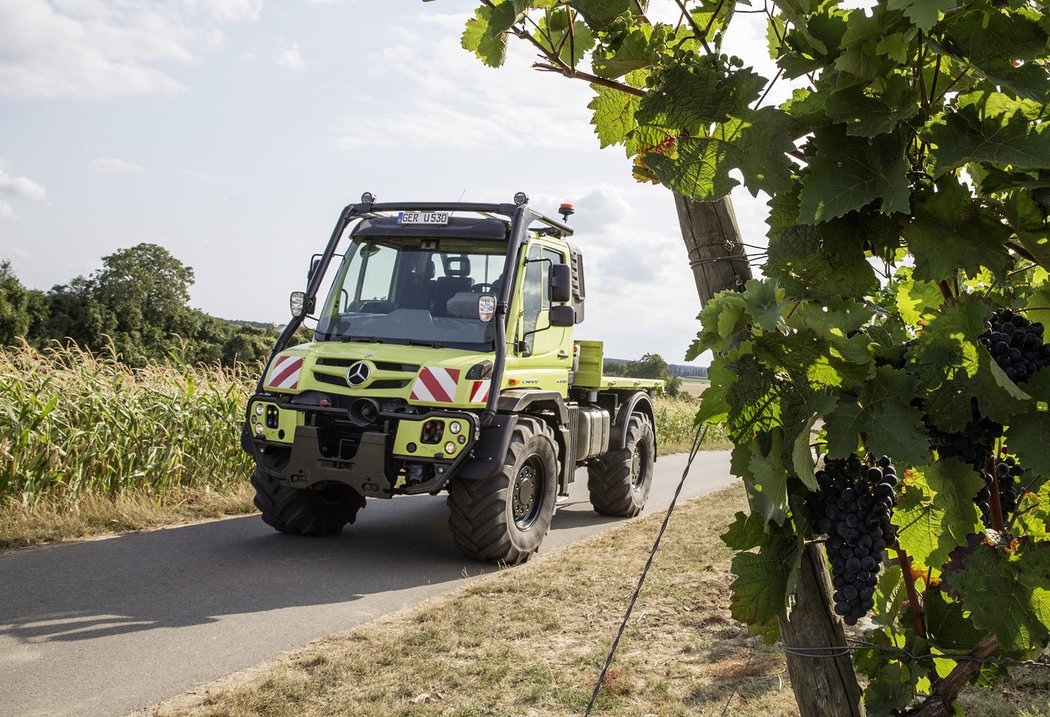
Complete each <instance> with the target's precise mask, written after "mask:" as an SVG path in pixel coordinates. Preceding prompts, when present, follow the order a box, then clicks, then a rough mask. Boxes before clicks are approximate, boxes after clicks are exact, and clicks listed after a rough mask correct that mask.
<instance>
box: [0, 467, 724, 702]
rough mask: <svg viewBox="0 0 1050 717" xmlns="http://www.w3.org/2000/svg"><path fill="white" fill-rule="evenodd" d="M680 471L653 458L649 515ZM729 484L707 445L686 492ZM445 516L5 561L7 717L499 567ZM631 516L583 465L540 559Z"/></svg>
mask: <svg viewBox="0 0 1050 717" xmlns="http://www.w3.org/2000/svg"><path fill="white" fill-rule="evenodd" d="M684 467H685V456H684V455H675V456H666V457H663V458H660V459H659V460H658V461H657V463H656V474H655V477H654V482H653V491H652V494H651V496H650V499H649V503H648V506H647V509H646V512H647V513H649V512H653V511H661V512H662V511H664V510H666V508H667V505H668V504H669V502H670V500H671V496H672V495H673V493H674V490H675V487H676V486H677V483H678V479H679V478H680V477H681V475H682V471H683V468H684ZM733 480H734V479H732V478H731V477H730V475H729V454H728V453H725V452H705V453H701V454H699V456H698V457H697V459H696V461H695V462H694V464H693V468H692V470H691V472H690V474H689V477H688V479H687V480H686V484H685V488H684V490H683V499H685V498H689V497H693V496H696V495H700V494H703V493H707V492H710V491H712V490H715V489H717V488H720V487H722V486H724V485H728V484H729V483H731V482H733ZM447 516H448V509H447V508H446V505H445V498H444V496H412V497H407V498H397V499H394V500H391V501H379V500H373V501H370V502H369V504H368V506H367V507H366V508H365V509H364V510H363V511H361V513H360V514H359V515H358V520H357V522H356V523H355V524H354V525H352V526H350V527H348V528H347V529H346V530H345V531H343V533H342V534H341V535H340V536H338V537H334V538H320V539H309V538H295V537H289V536H285V535H280V534H278V533H275V532H274V531H273V530H271V529H270V528H269V527H268V526H266V525H265V524H264V523H263V522H262V521H261V520H260V519H259V518H258V516H247V517H242V518H230V519H226V520H218V521H213V522H208V523H199V524H195V525H188V526H182V527H174V528H166V529H163V530H156V531H151V532H145V533H134V534H130V535H124V536H119V537H114V538H108V539H104V540H91V541H84V542H78V543H67V544H63V545H56V546H50V547H43V548H37V549H32V550H25V551H18V552H14V553H8V554H6V555H0V675H2V677H0V715H6V716H10V717H16V716H20V715H56V716H58V715H78V716H80V715H123V714H127V713H129V712H132V711H135V710H139V709H142V708H144V707H147V706H148V705H150V704H153V703H155V702H158V701H160V700H163V699H166V698H169V697H172V696H174V695H177V694H180V693H182V692H184V691H186V690H188V689H190V688H192V687H193V686H195V685H197V684H200V683H203V682H209V681H212V680H215V679H217V678H219V677H222V676H223V675H227V674H229V673H232V672H236V671H238V670H241V669H244V668H246V667H249V666H251V665H254V664H257V663H259V662H262V661H264V660H267V659H269V658H272V657H275V656H276V655H278V654H280V653H282V652H285V651H288V650H292V649H294V648H297V647H301V646H303V645H305V644H306V643H308V642H310V641H311V640H314V639H316V638H319V637H322V636H324V635H328V634H331V633H333V632H340V631H344V630H347V629H350V628H352V627H354V626H356V625H360V624H361V623H365V622H368V621H369V620H372V619H374V618H376V617H379V616H381V615H384V614H387V613H390V612H393V611H396V610H399V609H401V608H404V607H406V606H409V605H412V604H414V603H416V602H418V601H420V600H424V599H427V598H432V597H435V596H438V595H440V594H442V593H444V592H448V591H450V590H452V589H454V588H457V587H459V586H461V585H462V584H463V583H464V581H467V580H469V579H471V578H472V577H476V576H478V575H481V574H484V573H487V572H491V571H492V570H494V569H495V568H494V567H492V566H489V565H485V564H482V563H477V562H474V561H472V560H469V559H467V558H464V557H463V556H462V555H460V554H459V553H458V552H457V550H456V548H455V546H454V545H453V543H452V538H451V537H450V535H449V533H448V529H447V526H446V520H447ZM622 522H623V520H622V519H613V518H607V517H603V516H599V515H597V514H596V513H594V512H593V511H592V510H591V507H590V504H589V503H588V501H587V486H586V474H585V473H583V472H581V473H578V474H577V479H576V482H575V483H574V484H573V490H572V491H571V495H570V500H569V502H568V503H567V504H565V505H563V506H561V507H560V508H559V510H558V513H557V515H556V516H555V517H554V520H553V524H552V528H551V532H550V534H549V535H548V536H547V538H546V540H545V541H544V545H543V548H542V552H545V553H546V552H550V551H552V550H558V549H562V548H565V547H566V546H568V545H570V544H572V543H574V542H577V541H579V540H582V539H583V538H586V537H588V536H591V535H594V534H596V533H600V532H601V531H603V530H606V529H608V528H611V527H613V526H615V525H619V524H620V523H622Z"/></svg>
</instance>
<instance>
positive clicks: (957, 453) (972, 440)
mask: <svg viewBox="0 0 1050 717" xmlns="http://www.w3.org/2000/svg"><path fill="white" fill-rule="evenodd" d="M926 434H927V435H928V436H929V437H930V443H931V444H932V448H933V449H934V450H935V451H937V455H938V456H940V457H941V458H953V457H954V458H958V459H959V460H961V461H962V462H963V463H968V464H969V465H971V466H973V469H974V470H976V471H983V470H984V468H985V464H986V463H987V462H988V456H990V455H992V451H994V450H995V440H996V439H997V438H999V437H1000V436H1002V435H1003V425H1002V424H1001V423H996V422H995V421H993V420H991V419H989V418H985V417H984V416H982V415H981V414H980V413H979V412H978V411H977V409H976V408H974V412H973V418H972V419H971V420H970V421H969V422H968V423H967V424H966V426H965V428H963V430H962V432H961V433H944V432H943V431H941V430H940V429H938V428H937V427H936V426H934V425H933V423H931V422H930V421H928V420H927V421H926Z"/></svg>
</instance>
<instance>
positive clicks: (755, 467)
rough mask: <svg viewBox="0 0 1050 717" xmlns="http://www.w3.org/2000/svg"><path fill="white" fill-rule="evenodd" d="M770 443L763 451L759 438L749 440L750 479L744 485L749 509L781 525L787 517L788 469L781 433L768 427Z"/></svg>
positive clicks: (768, 520)
mask: <svg viewBox="0 0 1050 717" xmlns="http://www.w3.org/2000/svg"><path fill="white" fill-rule="evenodd" d="M771 435H772V439H773V441H772V446H771V447H770V450H769V453H768V454H763V452H762V449H761V447H760V446H759V442H758V441H752V442H751V444H750V445H751V460H750V461H749V462H748V469H749V470H750V473H751V480H749V481H747V482H746V483H745V484H744V485H745V488H746V489H747V494H748V501H749V502H750V504H751V510H752V511H753V512H754V513H756V514H757V515H759V516H760V517H762V518H763V519H765V520H766V521H767V522H772V523H776V524H777V525H783V524H784V520H785V519H786V518H787V508H788V498H787V469H786V468H785V467H784V462H783V458H782V454H781V447H782V444H783V440H784V439H783V435H782V434H781V432H780V431H779V430H773V431H771Z"/></svg>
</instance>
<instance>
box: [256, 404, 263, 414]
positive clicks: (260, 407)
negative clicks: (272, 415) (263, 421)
mask: <svg viewBox="0 0 1050 717" xmlns="http://www.w3.org/2000/svg"><path fill="white" fill-rule="evenodd" d="M255 415H256V416H261V415H263V405H262V404H261V403H257V404H255Z"/></svg>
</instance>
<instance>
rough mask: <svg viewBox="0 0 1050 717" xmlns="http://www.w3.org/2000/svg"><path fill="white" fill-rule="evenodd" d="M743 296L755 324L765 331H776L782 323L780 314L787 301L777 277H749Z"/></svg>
mask: <svg viewBox="0 0 1050 717" xmlns="http://www.w3.org/2000/svg"><path fill="white" fill-rule="evenodd" d="M743 296H744V302H745V304H746V306H747V311H748V313H749V314H750V315H751V321H752V323H753V324H755V325H756V326H760V327H762V330H763V331H774V330H776V329H777V328H778V327H779V326H780V325H781V324H782V321H781V319H780V316H781V314H782V313H783V312H784V309H785V308H786V307H787V302H786V301H784V292H783V291H782V290H781V289H780V288H779V287H778V286H777V282H776V280H775V279H766V280H765V281H759V280H757V279H749V280H748V281H747V283H746V284H744V294H743Z"/></svg>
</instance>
